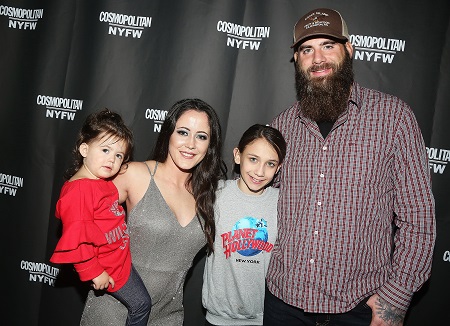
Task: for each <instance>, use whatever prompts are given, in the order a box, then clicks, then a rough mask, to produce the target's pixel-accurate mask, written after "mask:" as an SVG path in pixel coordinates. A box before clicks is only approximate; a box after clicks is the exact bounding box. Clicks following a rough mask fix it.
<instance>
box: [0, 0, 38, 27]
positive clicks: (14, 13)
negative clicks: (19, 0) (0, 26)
mask: <svg viewBox="0 0 450 326" xmlns="http://www.w3.org/2000/svg"><path fill="white" fill-rule="evenodd" d="M0 15H2V16H8V17H9V23H8V27H9V28H15V29H24V30H35V29H36V25H37V22H38V20H39V19H41V18H42V17H43V16H44V9H23V8H14V7H8V6H2V5H0Z"/></svg>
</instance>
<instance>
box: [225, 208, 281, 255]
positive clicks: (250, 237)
mask: <svg viewBox="0 0 450 326" xmlns="http://www.w3.org/2000/svg"><path fill="white" fill-rule="evenodd" d="M221 238H222V247H223V249H224V251H223V253H224V254H225V258H226V259H228V258H230V256H231V254H232V253H234V252H237V253H239V254H240V255H241V256H246V257H248V256H255V255H257V254H259V253H260V252H261V251H266V252H271V251H272V249H273V244H272V243H270V242H267V240H268V238H269V234H268V232H267V221H266V220H264V219H262V218H261V219H256V218H253V217H244V218H242V219H240V220H239V221H237V222H236V224H235V225H234V226H233V229H232V230H231V231H229V232H225V233H223V234H221ZM240 261H241V260H240ZM241 262H242V261H241ZM249 262H250V261H249Z"/></svg>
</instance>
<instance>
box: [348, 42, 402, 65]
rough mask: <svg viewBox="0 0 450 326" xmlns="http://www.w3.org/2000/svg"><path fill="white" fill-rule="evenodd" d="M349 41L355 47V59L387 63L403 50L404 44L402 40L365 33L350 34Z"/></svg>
mask: <svg viewBox="0 0 450 326" xmlns="http://www.w3.org/2000/svg"><path fill="white" fill-rule="evenodd" d="M350 43H351V44H352V45H353V47H354V49H355V52H354V53H353V58H354V59H355V60H361V61H369V62H381V63H387V64H391V63H392V62H393V61H394V57H395V55H396V54H397V53H398V52H404V51H405V45H406V42H405V41H404V40H398V39H392V38H386V37H377V36H367V35H350Z"/></svg>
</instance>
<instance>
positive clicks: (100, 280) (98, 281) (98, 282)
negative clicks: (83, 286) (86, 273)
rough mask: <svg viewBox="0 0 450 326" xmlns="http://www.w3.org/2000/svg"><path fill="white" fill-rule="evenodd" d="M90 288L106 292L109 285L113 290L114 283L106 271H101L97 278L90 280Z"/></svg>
mask: <svg viewBox="0 0 450 326" xmlns="http://www.w3.org/2000/svg"><path fill="white" fill-rule="evenodd" d="M92 283H94V284H92V286H93V287H94V289H95V290H106V289H107V288H108V286H109V284H110V283H111V287H112V288H113V289H114V285H115V282H114V280H113V278H112V277H111V276H109V274H108V273H107V272H106V271H103V273H101V274H100V275H99V276H97V277H96V278H94V279H92Z"/></svg>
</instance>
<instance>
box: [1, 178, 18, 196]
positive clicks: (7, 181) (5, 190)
mask: <svg viewBox="0 0 450 326" xmlns="http://www.w3.org/2000/svg"><path fill="white" fill-rule="evenodd" d="M22 187H23V178H20V177H16V176H15V175H10V174H4V173H0V194H2V195H9V196H13V197H14V196H16V193H17V189H18V188H22Z"/></svg>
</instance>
